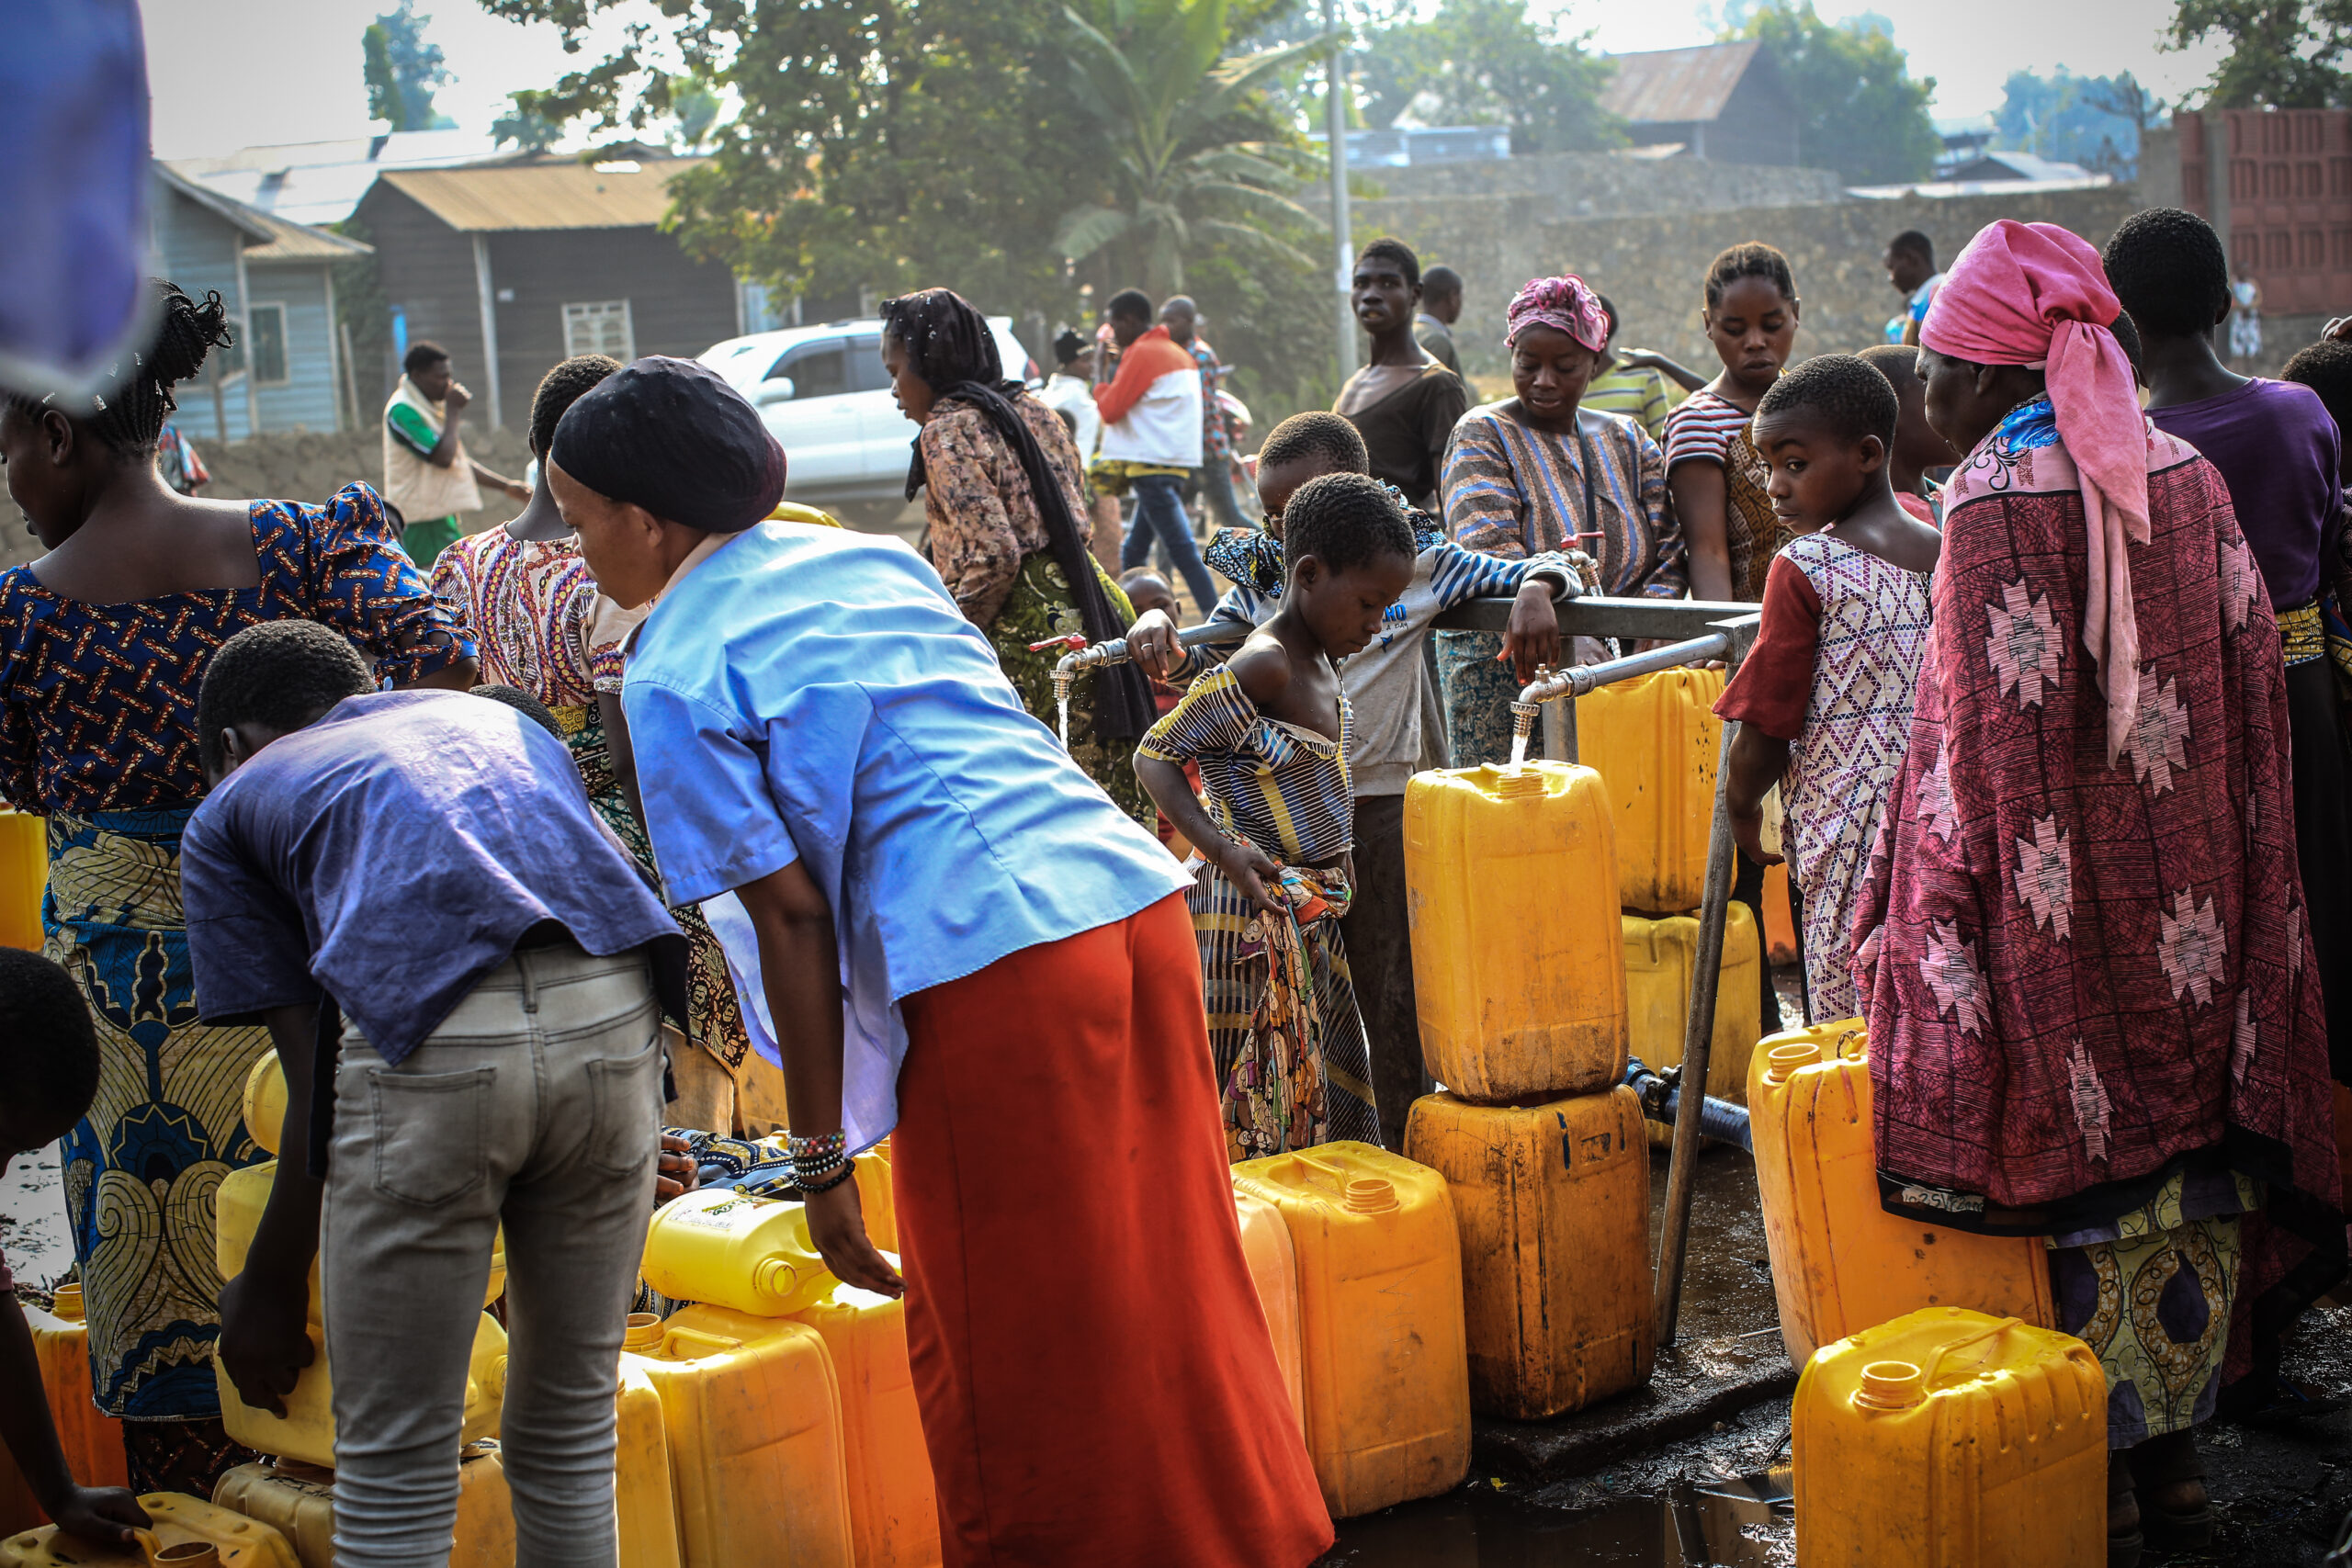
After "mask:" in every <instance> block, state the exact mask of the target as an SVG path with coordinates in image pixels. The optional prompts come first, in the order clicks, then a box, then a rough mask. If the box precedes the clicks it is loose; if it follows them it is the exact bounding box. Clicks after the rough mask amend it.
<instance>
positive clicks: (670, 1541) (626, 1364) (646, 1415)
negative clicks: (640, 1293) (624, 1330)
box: [613, 1312, 684, 1568]
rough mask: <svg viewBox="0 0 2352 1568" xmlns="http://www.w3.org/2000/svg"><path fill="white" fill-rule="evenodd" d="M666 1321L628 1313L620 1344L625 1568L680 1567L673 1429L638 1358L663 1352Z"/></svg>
mask: <svg viewBox="0 0 2352 1568" xmlns="http://www.w3.org/2000/svg"><path fill="white" fill-rule="evenodd" d="M661 1344H662V1320H661V1319H660V1318H659V1317H656V1316H655V1315H654V1314H651V1313H650V1312H633V1313H631V1314H628V1336H627V1337H626V1338H624V1339H623V1340H622V1342H621V1348H622V1355H621V1381H620V1388H619V1390H618V1391H617V1392H616V1394H615V1395H614V1403H615V1405H616V1410H617V1414H618V1416H619V1421H618V1425H617V1428H616V1437H617V1438H618V1441H617V1442H616V1446H615V1449H614V1454H613V1503H614V1509H615V1512H616V1514H617V1515H618V1516H619V1525H620V1553H619V1556H620V1562H621V1568H680V1564H681V1563H682V1562H684V1552H683V1551H681V1549H680V1547H679V1545H678V1504H677V1499H676V1498H675V1497H674V1496H673V1495H672V1493H671V1486H670V1428H669V1424H668V1422H667V1420H666V1419H665V1418H664V1417H663V1416H662V1391H661V1390H660V1389H658V1388H656V1387H654V1386H653V1380H652V1379H651V1378H650V1377H649V1376H647V1375H646V1371H645V1365H644V1363H643V1361H642V1360H640V1359H639V1352H642V1351H645V1350H652V1349H659V1348H661Z"/></svg>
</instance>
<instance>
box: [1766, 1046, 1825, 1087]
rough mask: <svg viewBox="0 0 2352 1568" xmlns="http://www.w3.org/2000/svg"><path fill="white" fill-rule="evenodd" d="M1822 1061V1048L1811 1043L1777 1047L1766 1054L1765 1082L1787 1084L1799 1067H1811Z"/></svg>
mask: <svg viewBox="0 0 2352 1568" xmlns="http://www.w3.org/2000/svg"><path fill="white" fill-rule="evenodd" d="M1819 1060H1821V1047H1820V1046H1818V1045H1815V1044H1814V1043H1812V1042H1811V1041H1803V1042H1800V1043H1797V1044H1794V1045H1775V1046H1773V1047H1772V1048H1771V1049H1770V1051H1767V1052H1766V1053H1764V1081H1765V1082H1766V1083H1786V1082H1788V1081H1789V1077H1790V1075H1792V1073H1794V1072H1795V1071H1796V1070H1797V1069H1798V1068H1799V1067H1809V1066H1813V1064H1814V1063H1815V1062H1818V1061H1819Z"/></svg>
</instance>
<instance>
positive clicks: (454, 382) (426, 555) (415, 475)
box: [384, 340, 531, 571]
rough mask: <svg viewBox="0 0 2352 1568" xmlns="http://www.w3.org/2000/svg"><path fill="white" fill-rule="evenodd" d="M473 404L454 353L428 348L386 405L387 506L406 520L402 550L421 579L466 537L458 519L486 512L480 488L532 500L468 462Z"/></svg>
mask: <svg viewBox="0 0 2352 1568" xmlns="http://www.w3.org/2000/svg"><path fill="white" fill-rule="evenodd" d="M472 403H473V394H472V393H471V392H469V391H468V390H466V389H465V387H464V385H463V384H462V383H460V382H459V381H458V379H457V378H456V377H455V376H453V375H452V374H451V373H450V369H449V351H448V350H447V349H446V348H443V347H442V346H441V345H440V344H437V343H427V342H424V341H422V340H420V341H418V342H416V343H413V344H409V348H408V354H407V355H406V356H405V357H404V358H402V359H401V382H400V385H399V386H397V387H395V388H393V389H392V397H391V400H390V402H388V403H386V404H385V405H384V504H385V505H387V506H390V507H391V508H392V509H393V510H394V511H396V512H398V513H400V514H401V518H402V519H403V520H404V523H405V526H404V527H403V528H402V530H401V535H400V544H401V548H402V549H403V550H406V551H407V552H408V558H409V559H411V560H413V561H414V562H415V563H416V565H417V569H418V570H421V571H431V570H433V563H434V561H435V558H438V557H439V556H440V554H441V552H442V551H443V550H444V549H447V547H448V546H449V542H450V541H451V540H453V539H455V538H456V537H457V536H458V535H459V534H462V533H464V532H465V528H464V525H461V524H460V523H459V522H458V513H464V512H479V511H481V490H480V489H479V488H477V487H478V486H481V485H489V486H490V487H492V489H494V490H501V491H505V492H506V494H507V495H509V496H511V497H513V498H514V499H515V500H516V501H528V500H530V499H531V487H530V486H528V485H526V484H524V483H522V482H521V481H520V480H517V479H508V478H506V477H505V476H504V475H503V474H499V473H494V472H492V470H491V469H489V468H483V467H482V466H481V464H480V463H477V462H475V461H474V460H473V459H472V458H470V457H467V456H466V444H465V441H464V439H463V437H462V436H461V435H460V434H458V432H459V428H460V427H461V426H462V425H463V424H464V423H465V412H466V410H467V409H468V408H469V407H470V406H471V405H472Z"/></svg>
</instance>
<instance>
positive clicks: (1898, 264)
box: [1879, 229, 1944, 345]
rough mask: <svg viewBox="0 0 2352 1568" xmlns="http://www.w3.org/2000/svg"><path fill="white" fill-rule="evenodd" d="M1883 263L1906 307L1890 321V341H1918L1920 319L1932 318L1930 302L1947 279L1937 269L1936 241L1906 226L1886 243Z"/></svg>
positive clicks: (1887, 330)
mask: <svg viewBox="0 0 2352 1568" xmlns="http://www.w3.org/2000/svg"><path fill="white" fill-rule="evenodd" d="M1879 265H1881V266H1883V267H1884V268H1886V280H1887V282H1889V283H1891V284H1893V285H1894V291H1895V292H1896V293H1898V294H1900V295H1902V296H1903V309H1902V310H1899V311H1897V312H1896V313H1895V314H1894V317H1893V318H1892V319H1891V320H1890V321H1888V322H1887V323H1886V341H1887V342H1889V343H1903V344H1915V345H1916V344H1917V343H1918V341H1919V323H1920V322H1921V321H1926V320H1927V319H1928V305H1929V304H1930V303H1931V302H1933V300H1934V299H1935V298H1936V290H1937V289H1938V288H1940V287H1942V285H1943V281H1944V275H1943V274H1942V273H1940V272H1938V271H1937V270H1936V247H1935V243H1934V242H1933V241H1931V240H1929V239H1928V236H1927V235H1925V234H1922V233H1921V232H1919V231H1918V230H1917V229H1905V230H1904V231H1903V232H1901V233H1900V234H1897V235H1896V236H1894V238H1893V239H1892V240H1889V241H1888V242H1887V243H1886V253H1885V254H1883V255H1882V256H1881V257H1880V258H1879Z"/></svg>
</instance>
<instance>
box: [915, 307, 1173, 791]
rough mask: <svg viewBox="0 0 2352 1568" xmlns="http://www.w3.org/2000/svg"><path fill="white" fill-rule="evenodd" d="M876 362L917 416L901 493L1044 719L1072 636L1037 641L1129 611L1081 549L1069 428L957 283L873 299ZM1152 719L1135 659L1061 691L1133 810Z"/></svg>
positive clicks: (962, 604)
mask: <svg viewBox="0 0 2352 1568" xmlns="http://www.w3.org/2000/svg"><path fill="white" fill-rule="evenodd" d="M1170 346H1172V345H1170ZM882 363H883V365H884V367H886V368H888V371H889V373H890V385H891V391H892V395H893V396H894V397H895V398H896V399H897V400H898V403H899V408H900V409H901V410H902V411H904V412H905V413H906V415H907V417H908V418H909V419H911V420H913V421H914V422H915V423H917V424H918V425H921V426H922V434H921V436H920V437H918V438H917V440H916V442H915V455H914V463H913V466H912V468H910V469H909V471H908V474H907V498H908V499H909V500H910V501H911V500H912V499H914V496H915V494H916V492H917V491H921V492H922V498H923V514H924V516H925V517H927V518H928V519H929V520H930V523H931V556H932V564H933V566H934V567H935V568H936V569H937V570H938V572H939V576H940V579H941V581H944V583H945V584H946V585H947V592H948V594H949V596H950V597H952V598H953V599H954V600H955V601H956V607H957V608H958V609H960V610H962V611H963V612H964V615H965V616H966V618H967V619H968V620H969V621H970V622H971V623H972V625H974V626H978V628H979V629H980V631H981V632H982V634H983V635H985V636H986V637H988V640H989V646H990V647H992V648H993V649H995V650H996V657H997V662H998V664H999V665H1000V666H1001V668H1002V669H1003V671H1004V674H1005V678H1006V679H1007V680H1009V681H1011V682H1012V686H1013V689H1014V690H1015V691H1017V692H1019V693H1020V694H1021V701H1022V703H1023V705H1024V706H1026V707H1027V708H1028V710H1029V711H1030V712H1031V713H1032V714H1034V715H1035V716H1037V717H1038V718H1039V719H1040V720H1042V721H1044V722H1046V723H1053V722H1055V721H1056V719H1057V716H1058V714H1057V702H1056V699H1055V694H1054V681H1053V674H1054V665H1055V663H1056V661H1057V660H1059V659H1060V658H1061V657H1062V655H1063V654H1064V653H1065V652H1067V651H1068V649H1063V648H1045V649H1036V650H1035V651H1032V645H1033V644H1036V643H1041V642H1045V641H1046V640H1048V639H1049V638H1053V637H1069V636H1072V635H1077V636H1080V637H1085V638H1086V639H1087V640H1088V641H1089V642H1104V641H1108V640H1109V639H1111V638H1113V637H1118V636H1120V635H1121V634H1122V633H1124V632H1125V630H1126V629H1127V626H1128V625H1129V624H1130V623H1131V622H1133V621H1134V619H1135V611H1134V610H1133V609H1131V608H1129V606H1128V604H1127V598H1126V595H1125V594H1124V593H1122V592H1119V587H1118V584H1117V583H1115V582H1114V581H1111V579H1110V578H1109V577H1108V576H1107V575H1106V574H1105V573H1104V572H1103V568H1102V566H1101V565H1100V564H1099V563H1097V562H1096V560H1095V559H1094V558H1093V556H1092V555H1091V554H1090V553H1088V551H1087V548H1086V539H1085V535H1084V533H1083V532H1082V530H1083V528H1084V524H1083V523H1082V521H1081V519H1082V518H1083V517H1084V516H1085V512H1084V510H1083V507H1084V502H1083V501H1082V499H1081V497H1080V487H1081V485H1082V483H1083V480H1082V479H1080V474H1079V466H1078V447H1077V446H1076V444H1075V443H1073V442H1072V441H1071V440H1070V436H1069V427H1068V426H1067V425H1065V424H1064V423H1062V420H1061V416H1060V415H1059V414H1057V413H1056V412H1054V411H1053V410H1052V409H1049V408H1047V407H1046V405H1045V404H1044V403H1043V402H1042V401H1040V400H1038V399H1037V397H1036V396H1035V394H1034V393H1031V392H1028V391H1025V390H1023V389H1022V388H1021V386H1020V384H1019V383H1018V382H1012V381H1007V380H1006V379H1005V378H1004V369H1003V366H1002V365H1001V362H1000V361H999V359H998V356H997V347H996V337H995V334H993V333H990V332H989V325H988V321H987V319H986V318H985V317H983V316H982V315H981V314H980V313H979V311H978V310H975V309H973V308H972V306H971V305H970V304H968V303H967V301H966V300H965V299H963V298H962V296H960V295H958V294H956V292H955V291H954V290H952V289H946V288H926V289H923V290H922V291H920V292H919V293H914V294H905V295H900V296H899V298H897V299H886V300H884V301H883V304H882ZM1191 364H1192V361H1191V359H1190V358H1189V357H1187V358H1186V360H1185V365H1186V366H1187V367H1188V369H1189V367H1190V366H1191ZM1186 537H1187V538H1190V537H1191V533H1190V531H1189V529H1188V530H1187V532H1186ZM1155 716H1156V710H1155V709H1154V707H1153V706H1152V702H1151V693H1150V691H1149V689H1148V686H1147V685H1146V683H1145V681H1144V677H1143V675H1142V674H1141V673H1140V672H1139V671H1136V669H1134V667H1133V666H1131V665H1113V666H1111V667H1109V668H1107V669H1105V670H1103V671H1098V672H1096V673H1095V674H1093V675H1092V676H1091V677H1089V678H1088V679H1087V680H1086V681H1084V682H1080V684H1079V686H1078V687H1077V689H1076V690H1074V691H1073V692H1072V693H1071V695H1070V702H1069V754H1070V757H1071V759H1072V760H1073V761H1076V762H1077V763H1078V765H1079V766H1080V768H1082V769H1084V770H1085V772H1086V774H1087V776H1088V777H1089V778H1091V779H1092V780H1093V781H1094V782H1095V783H1096V784H1101V785H1102V786H1103V791H1104V792H1105V793H1106V794H1108V795H1110V797H1111V798H1112V799H1113V800H1114V801H1116V802H1117V803H1118V806H1119V808H1120V809H1121V810H1122V811H1125V813H1126V814H1127V815H1128V816H1130V817H1133V818H1136V820H1137V821H1138V822H1149V821H1150V820H1151V803H1150V802H1149V801H1148V800H1146V799H1145V798H1144V793H1143V786H1142V785H1141V784H1137V783H1136V776H1135V769H1134V768H1133V766H1132V765H1131V764H1130V761H1129V759H1130V758H1131V757H1132V756H1133V755H1134V752H1135V743H1136V740H1137V739H1139V738H1140V737H1141V736H1142V735H1143V733H1144V731H1146V730H1147V729H1149V728H1151V725H1152V720H1153V718H1154V717H1155Z"/></svg>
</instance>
